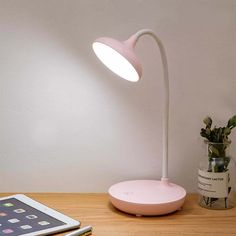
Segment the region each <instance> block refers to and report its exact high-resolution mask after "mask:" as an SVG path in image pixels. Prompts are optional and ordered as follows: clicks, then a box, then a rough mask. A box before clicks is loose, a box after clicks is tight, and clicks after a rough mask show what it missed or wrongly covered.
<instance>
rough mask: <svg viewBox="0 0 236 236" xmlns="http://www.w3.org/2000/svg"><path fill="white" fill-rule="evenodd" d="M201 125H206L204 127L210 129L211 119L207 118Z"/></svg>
mask: <svg viewBox="0 0 236 236" xmlns="http://www.w3.org/2000/svg"><path fill="white" fill-rule="evenodd" d="M203 123H204V124H205V125H206V127H208V128H211V125H212V119H211V117H209V116H207V117H206V118H205V119H204V120H203Z"/></svg>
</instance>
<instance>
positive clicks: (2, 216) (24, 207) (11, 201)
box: [0, 194, 80, 236]
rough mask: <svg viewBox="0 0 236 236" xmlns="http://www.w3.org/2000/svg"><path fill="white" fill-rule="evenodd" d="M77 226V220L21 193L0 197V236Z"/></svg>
mask: <svg viewBox="0 0 236 236" xmlns="http://www.w3.org/2000/svg"><path fill="white" fill-rule="evenodd" d="M79 226H80V222H79V221H76V220H74V219H72V218H70V217H68V216H66V215H64V214H62V213H60V212H57V211H55V210H53V209H51V208H49V207H47V206H45V205H43V204H41V203H39V202H37V201H35V200H33V199H31V198H29V197H27V196H25V195H23V194H17V195H12V196H8V197H3V198H0V236H20V235H22V236H36V235H48V234H52V233H57V232H61V231H65V230H69V229H73V228H77V227H79Z"/></svg>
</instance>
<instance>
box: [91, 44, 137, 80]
mask: <svg viewBox="0 0 236 236" xmlns="http://www.w3.org/2000/svg"><path fill="white" fill-rule="evenodd" d="M93 50H94V52H95V54H96V55H97V57H98V58H99V59H100V60H101V62H102V63H103V64H104V65H105V66H106V67H108V68H109V69H110V70H111V71H113V72H114V73H115V74H117V75H118V76H120V77H122V78H123V79H126V80H129V81H131V82H136V81H138V80H139V75H138V73H137V71H136V70H135V69H134V67H133V66H132V64H131V63H130V62H129V61H128V60H127V59H126V58H125V57H123V56H122V55H121V54H120V53H118V52H117V51H116V50H114V49H113V48H111V47H109V46H107V45H105V44H103V43H99V42H95V43H93Z"/></svg>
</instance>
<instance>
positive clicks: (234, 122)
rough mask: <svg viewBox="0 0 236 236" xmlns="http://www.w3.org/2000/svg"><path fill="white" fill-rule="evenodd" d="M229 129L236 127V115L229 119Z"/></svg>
mask: <svg viewBox="0 0 236 236" xmlns="http://www.w3.org/2000/svg"><path fill="white" fill-rule="evenodd" d="M227 127H228V128H230V129H233V128H234V127H236V115H235V116H233V117H232V118H230V119H229V121H228V124H227Z"/></svg>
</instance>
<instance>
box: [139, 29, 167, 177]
mask: <svg viewBox="0 0 236 236" xmlns="http://www.w3.org/2000/svg"><path fill="white" fill-rule="evenodd" d="M146 34H147V35H150V36H152V37H153V38H154V39H155V41H156V43H157V45H158V47H159V49H160V54H161V59H162V66H163V83H164V91H163V96H164V99H163V157H162V178H163V179H165V178H168V126H169V74H168V64H167V57H166V53H165V48H164V46H163V44H162V42H161V40H160V39H159V38H158V37H157V36H156V34H155V33H154V32H153V31H152V30H150V29H143V30H140V31H138V32H137V33H136V34H135V35H136V37H137V40H138V39H139V38H140V37H141V36H142V35H146Z"/></svg>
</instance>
